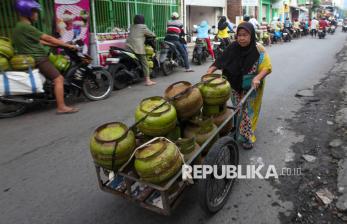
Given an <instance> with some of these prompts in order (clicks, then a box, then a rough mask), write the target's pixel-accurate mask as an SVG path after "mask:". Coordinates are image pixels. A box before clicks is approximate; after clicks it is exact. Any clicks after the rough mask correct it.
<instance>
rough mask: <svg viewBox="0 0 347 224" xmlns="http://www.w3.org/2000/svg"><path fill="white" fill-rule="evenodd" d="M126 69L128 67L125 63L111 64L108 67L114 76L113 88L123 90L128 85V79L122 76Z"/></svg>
mask: <svg viewBox="0 0 347 224" xmlns="http://www.w3.org/2000/svg"><path fill="white" fill-rule="evenodd" d="M125 69H126V67H125V65H123V64H115V65H110V66H109V67H108V69H107V70H108V71H109V72H110V73H111V75H112V77H113V88H114V89H115V90H121V89H124V88H126V87H127V86H128V80H124V79H123V78H122V77H124V76H123V75H122V73H124V70H125Z"/></svg>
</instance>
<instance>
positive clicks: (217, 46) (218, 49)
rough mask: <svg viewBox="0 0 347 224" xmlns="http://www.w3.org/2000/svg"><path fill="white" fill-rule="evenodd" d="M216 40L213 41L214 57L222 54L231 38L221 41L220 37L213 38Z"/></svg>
mask: <svg viewBox="0 0 347 224" xmlns="http://www.w3.org/2000/svg"><path fill="white" fill-rule="evenodd" d="M215 39H217V41H214V42H213V52H214V56H215V58H218V57H220V56H221V55H222V53H223V51H224V50H225V49H226V48H227V47H228V46H229V44H230V43H231V40H229V41H223V40H222V39H219V38H215Z"/></svg>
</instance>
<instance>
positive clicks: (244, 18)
mask: <svg viewBox="0 0 347 224" xmlns="http://www.w3.org/2000/svg"><path fill="white" fill-rule="evenodd" d="M250 19H251V18H250V16H249V15H244V16H243V21H245V22H249V20H250Z"/></svg>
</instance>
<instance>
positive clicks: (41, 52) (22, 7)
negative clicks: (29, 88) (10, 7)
mask: <svg viewBox="0 0 347 224" xmlns="http://www.w3.org/2000/svg"><path fill="white" fill-rule="evenodd" d="M15 9H16V11H17V12H18V15H19V21H18V22H17V24H16V27H15V28H14V30H13V36H12V41H13V44H14V46H15V49H16V50H17V53H18V54H27V55H31V56H32V57H33V58H34V59H35V62H36V67H37V68H38V69H39V71H40V73H41V74H42V75H44V76H45V77H46V78H48V79H50V80H52V81H53V83H54V95H55V98H56V101H57V114H69V113H76V112H78V111H79V109H77V108H73V107H68V106H67V105H66V104H65V100H64V77H63V76H62V75H61V74H60V72H59V71H58V70H57V69H56V68H55V67H54V65H53V64H52V63H51V62H50V61H49V59H48V52H47V51H46V49H45V48H44V46H43V45H46V46H50V47H65V48H70V49H73V50H76V47H75V46H73V45H69V44H66V43H64V42H63V41H61V40H59V39H56V38H54V37H52V36H50V35H47V34H45V33H43V32H41V31H39V30H38V29H36V28H35V27H34V26H33V25H32V24H33V23H34V22H36V21H37V20H38V18H39V12H40V10H41V5H40V4H39V3H37V2H36V1H34V0H17V1H16V4H15Z"/></svg>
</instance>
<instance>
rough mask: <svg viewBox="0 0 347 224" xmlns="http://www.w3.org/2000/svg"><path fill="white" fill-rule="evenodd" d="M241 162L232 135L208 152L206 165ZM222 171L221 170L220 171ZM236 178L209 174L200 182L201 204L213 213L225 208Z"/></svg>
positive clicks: (224, 138)
mask: <svg viewBox="0 0 347 224" xmlns="http://www.w3.org/2000/svg"><path fill="white" fill-rule="evenodd" d="M238 164H239V149H238V146H237V144H236V142H235V141H234V139H233V138H232V137H230V136H225V137H223V138H220V139H219V140H218V141H217V142H216V143H215V144H213V146H212V147H211V149H210V151H209V152H208V154H207V156H206V157H205V159H204V165H218V166H221V165H235V166H237V165H238ZM218 173H220V172H218ZM234 182H235V179H215V178H214V176H213V175H211V174H210V175H207V176H206V179H202V180H200V181H199V183H198V197H199V200H200V206H201V207H202V209H203V210H204V211H205V212H206V213H208V214H213V213H216V212H218V211H219V210H220V209H221V208H223V206H224V204H225V203H226V202H227V200H228V198H229V195H230V192H231V188H232V187H233V185H234Z"/></svg>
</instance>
